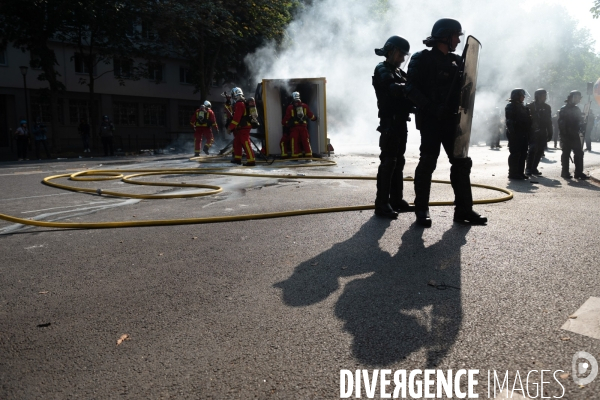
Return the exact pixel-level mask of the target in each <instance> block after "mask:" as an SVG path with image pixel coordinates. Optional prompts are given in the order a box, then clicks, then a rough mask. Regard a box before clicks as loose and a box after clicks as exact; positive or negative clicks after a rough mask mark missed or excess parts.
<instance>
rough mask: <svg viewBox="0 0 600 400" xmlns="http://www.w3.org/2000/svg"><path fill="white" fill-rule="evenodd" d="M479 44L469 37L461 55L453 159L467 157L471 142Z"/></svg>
mask: <svg viewBox="0 0 600 400" xmlns="http://www.w3.org/2000/svg"><path fill="white" fill-rule="evenodd" d="M480 50H481V43H480V42H479V40H477V39H475V38H474V37H473V36H469V37H468V38H467V41H466V43H465V48H464V50H463V55H462V64H463V65H462V67H463V68H462V71H463V73H462V76H461V77H460V78H461V79H460V82H459V84H460V105H459V108H458V114H459V117H460V122H459V124H458V126H457V128H456V134H455V137H454V157H455V158H466V157H468V156H469V142H470V140H471V124H472V123H473V105H474V104H475V89H476V87H477V69H478V68H479V51H480Z"/></svg>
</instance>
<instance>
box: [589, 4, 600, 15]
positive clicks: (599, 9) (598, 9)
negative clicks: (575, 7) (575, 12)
mask: <svg viewBox="0 0 600 400" xmlns="http://www.w3.org/2000/svg"><path fill="white" fill-rule="evenodd" d="M590 12H591V13H592V15H593V16H594V18H598V17H600V0H594V6H593V7H592V8H591V9H590Z"/></svg>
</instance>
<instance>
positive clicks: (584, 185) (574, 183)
mask: <svg viewBox="0 0 600 400" xmlns="http://www.w3.org/2000/svg"><path fill="white" fill-rule="evenodd" d="M567 185H569V186H571V187H573V188H578V189H588V190H593V191H596V192H597V191H600V187H598V186H596V185H594V184H593V183H590V182H589V181H580V180H577V179H569V180H567Z"/></svg>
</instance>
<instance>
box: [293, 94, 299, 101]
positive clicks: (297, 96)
mask: <svg viewBox="0 0 600 400" xmlns="http://www.w3.org/2000/svg"><path fill="white" fill-rule="evenodd" d="M292 100H294V101H296V100H298V101H300V92H294V93H292Z"/></svg>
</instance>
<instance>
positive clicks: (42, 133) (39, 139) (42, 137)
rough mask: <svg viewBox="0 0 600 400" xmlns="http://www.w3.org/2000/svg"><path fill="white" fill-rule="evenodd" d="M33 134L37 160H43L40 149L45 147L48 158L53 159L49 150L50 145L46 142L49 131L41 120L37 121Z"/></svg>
mask: <svg viewBox="0 0 600 400" xmlns="http://www.w3.org/2000/svg"><path fill="white" fill-rule="evenodd" d="M31 133H32V134H33V140H34V144H35V158H36V159H38V160H41V159H42V157H41V155H40V147H44V151H45V152H46V158H47V159H51V158H52V156H51V155H50V151H49V150H48V143H47V142H46V140H47V136H46V134H47V133H48V131H47V130H46V125H44V124H42V122H41V118H39V117H38V118H37V119H36V123H35V125H33V128H32V129H31Z"/></svg>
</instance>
